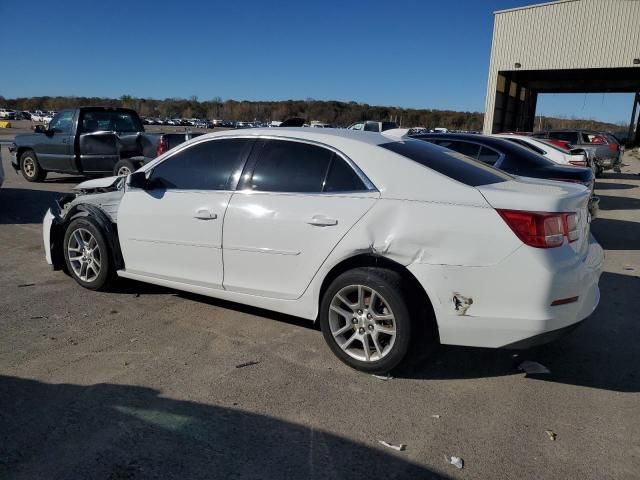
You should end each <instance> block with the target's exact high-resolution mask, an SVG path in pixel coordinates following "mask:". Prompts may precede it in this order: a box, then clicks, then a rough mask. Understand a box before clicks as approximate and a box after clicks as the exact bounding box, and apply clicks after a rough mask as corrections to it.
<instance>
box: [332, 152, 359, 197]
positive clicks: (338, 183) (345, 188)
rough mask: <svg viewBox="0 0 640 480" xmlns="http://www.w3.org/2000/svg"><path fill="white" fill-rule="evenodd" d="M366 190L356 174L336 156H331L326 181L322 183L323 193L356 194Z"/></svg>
mask: <svg viewBox="0 0 640 480" xmlns="http://www.w3.org/2000/svg"><path fill="white" fill-rule="evenodd" d="M362 190H367V187H366V186H365V184H364V183H363V182H362V180H361V179H360V177H359V176H358V174H357V173H356V172H355V171H354V170H353V168H351V166H350V165H348V164H347V162H345V161H344V160H343V159H342V158H340V157H339V156H338V155H334V156H333V160H332V162H331V167H329V173H328V174H327V180H326V181H325V182H324V191H325V192H358V191H362Z"/></svg>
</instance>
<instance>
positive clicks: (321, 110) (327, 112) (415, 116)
mask: <svg viewBox="0 0 640 480" xmlns="http://www.w3.org/2000/svg"><path fill="white" fill-rule="evenodd" d="M83 105H91V106H107V107H126V108H133V109H134V110H136V111H137V112H138V114H139V115H141V116H144V117H160V118H166V117H169V118H176V117H178V118H208V119H223V120H236V121H271V120H277V121H282V120H286V119H287V118H292V117H302V118H304V119H306V120H307V121H313V120H317V121H320V122H324V123H330V124H333V125H336V126H343V127H344V126H348V125H350V124H352V123H355V122H358V121H362V120H393V121H396V122H397V123H398V124H399V125H401V126H403V127H425V128H434V127H444V128H448V129H450V130H469V131H480V130H482V122H483V119H484V114H483V113H482V112H456V111H451V110H433V109H413V108H401V107H388V106H377V105H369V104H366V103H357V102H339V101H334V100H328V101H323V100H314V99H310V98H309V99H306V100H283V101H247V100H242V101H237V100H224V101H223V100H222V99H221V98H219V97H215V98H213V99H211V100H202V101H201V100H198V98H197V97H191V98H188V99H186V98H165V99H163V100H161V99H153V98H139V97H132V96H130V95H123V96H122V97H120V98H103V97H59V96H57V97H49V96H44V97H23V98H13V99H5V98H4V97H2V96H0V106H3V107H5V108H10V109H14V110H28V111H33V110H47V111H48V110H53V111H57V110H62V109H64V108H69V107H77V106H83ZM538 120H539V121H538ZM539 126H540V127H542V128H543V129H551V128H590V129H595V130H614V129H619V128H620V125H614V124H610V123H604V122H598V121H595V120H584V119H575V118H555V117H543V118H539V117H538V118H537V120H536V127H539Z"/></svg>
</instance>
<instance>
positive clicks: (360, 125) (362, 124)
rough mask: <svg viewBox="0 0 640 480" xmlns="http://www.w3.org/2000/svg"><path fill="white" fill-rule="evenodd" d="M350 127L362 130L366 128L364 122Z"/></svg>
mask: <svg viewBox="0 0 640 480" xmlns="http://www.w3.org/2000/svg"><path fill="white" fill-rule="evenodd" d="M349 128H350V129H351V130H362V129H363V128H364V123H354V124H353V125H351V126H350V127H349Z"/></svg>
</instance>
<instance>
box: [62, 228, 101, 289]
mask: <svg viewBox="0 0 640 480" xmlns="http://www.w3.org/2000/svg"><path fill="white" fill-rule="evenodd" d="M67 254H68V257H69V264H70V265H71V268H72V269H73V273H74V274H75V275H76V276H77V277H78V278H79V279H80V280H82V281H84V282H93V281H95V279H96V278H98V275H100V265H101V262H102V252H101V251H100V246H99V245H98V241H97V240H96V238H95V237H94V236H93V234H92V233H91V232H90V231H89V230H86V229H84V228H78V229H76V230H74V232H73V233H72V234H71V236H70V237H69V243H68V245H67Z"/></svg>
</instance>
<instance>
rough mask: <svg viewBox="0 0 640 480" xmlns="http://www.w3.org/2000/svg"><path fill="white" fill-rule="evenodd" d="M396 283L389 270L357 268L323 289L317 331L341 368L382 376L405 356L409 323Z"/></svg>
mask: <svg viewBox="0 0 640 480" xmlns="http://www.w3.org/2000/svg"><path fill="white" fill-rule="evenodd" d="M401 283H402V279H401V277H400V275H398V274H397V273H396V272H393V271H391V270H385V269H379V268H359V269H355V270H351V271H349V272H346V273H344V274H342V275H340V276H339V277H338V278H336V279H335V280H334V281H333V282H332V284H331V285H330V286H329V288H328V289H327V291H326V293H325V295H324V298H323V301H322V305H321V311H320V326H321V328H322V332H323V335H324V337H325V340H326V341H327V343H328V344H329V347H330V348H331V350H332V351H333V352H334V353H335V354H336V355H337V356H338V357H339V358H340V359H341V360H342V361H343V362H345V363H346V364H347V365H349V366H351V367H353V368H356V369H358V370H362V371H365V372H369V373H387V372H388V371H390V370H391V369H393V368H394V367H396V366H397V365H398V364H399V363H400V362H401V361H402V360H403V359H404V357H405V356H406V354H407V351H408V349H409V344H410V338H411V318H410V316H409V311H408V309H407V305H406V301H405V299H404V298H403V296H402V293H401V292H402V289H401V288H400V287H401Z"/></svg>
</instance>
